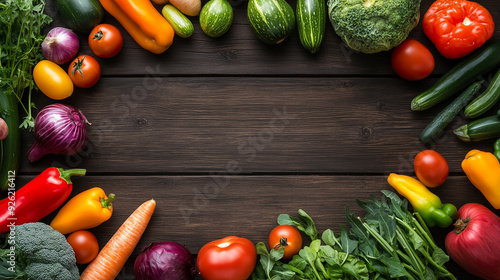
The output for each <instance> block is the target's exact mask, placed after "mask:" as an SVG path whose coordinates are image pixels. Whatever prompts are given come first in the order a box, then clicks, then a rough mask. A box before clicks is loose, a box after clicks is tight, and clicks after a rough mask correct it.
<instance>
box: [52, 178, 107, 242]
mask: <svg viewBox="0 0 500 280" xmlns="http://www.w3.org/2000/svg"><path fill="white" fill-rule="evenodd" d="M114 199H115V195H114V194H110V195H109V197H108V196H106V194H105V193H104V191H103V190H102V189H101V188H91V189H89V190H86V191H84V192H81V193H79V194H77V195H76V196H75V197H73V198H72V199H71V200H70V201H68V203H66V205H64V206H63V207H62V208H61V210H59V213H57V215H56V217H55V218H54V219H53V220H52V222H51V223H50V226H51V227H52V228H53V229H55V230H57V231H59V232H60V233H62V234H68V233H71V232H74V231H77V230H82V229H89V228H93V227H96V226H98V225H100V224H102V223H103V222H105V221H107V220H109V218H111V215H112V214H113V205H112V202H113V200H114Z"/></svg>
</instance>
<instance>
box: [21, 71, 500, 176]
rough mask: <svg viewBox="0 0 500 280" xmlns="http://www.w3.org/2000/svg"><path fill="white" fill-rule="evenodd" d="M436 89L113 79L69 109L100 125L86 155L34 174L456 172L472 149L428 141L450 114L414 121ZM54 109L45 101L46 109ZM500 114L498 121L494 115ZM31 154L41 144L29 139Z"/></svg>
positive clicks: (448, 139)
mask: <svg viewBox="0 0 500 280" xmlns="http://www.w3.org/2000/svg"><path fill="white" fill-rule="evenodd" d="M431 83H432V80H427V81H425V82H422V83H419V84H414V83H410V82H405V81H403V80H401V79H396V78H394V79H389V78H387V79H386V78H265V77H263V78H241V77H240V78H238V77H226V78H221V77H199V78H179V77H178V78H174V77H168V78H158V77H156V78H151V77H144V78H130V79H124V78H104V79H102V80H101V81H100V82H99V83H98V84H97V85H96V86H95V87H94V88H93V89H91V90H77V91H76V92H75V93H74V95H73V96H72V97H71V98H69V99H67V100H65V101H64V102H65V103H69V104H73V105H75V106H76V107H78V108H79V109H81V110H82V112H84V114H85V115H86V116H87V118H88V119H89V121H90V122H92V126H91V133H90V139H91V143H90V145H89V146H88V148H87V149H86V150H84V151H83V152H82V153H81V155H77V156H71V157H64V156H58V157H55V156H46V157H45V158H43V159H42V160H40V161H39V162H36V163H34V164H31V163H29V162H27V158H26V157H25V156H23V157H22V161H23V162H22V168H21V170H22V171H24V172H36V171H40V170H41V169H43V168H45V167H46V166H48V165H50V164H51V163H52V162H54V161H56V162H58V163H61V164H65V165H68V166H70V167H75V166H79V167H84V168H88V169H89V170H90V171H91V172H119V173H121V172H149V173H190V172H191V173H192V172H195V173H199V172H225V170H226V169H227V167H226V166H227V165H228V164H229V165H231V164H237V165H238V168H239V169H240V171H239V174H248V173H256V172H257V173H261V172H264V173H273V172H285V173H286V172H292V173H295V172H298V173H349V174H350V173H363V174H365V173H387V172H392V171H405V172H406V171H408V172H409V171H412V170H411V165H412V161H413V157H414V156H415V155H416V153H418V152H419V151H420V150H422V149H426V148H435V149H437V150H438V151H439V152H440V153H442V154H443V156H445V158H447V159H448V160H449V164H450V169H451V172H461V168H460V162H461V160H462V159H463V157H464V156H465V154H466V153H467V152H468V151H469V150H470V149H472V148H479V149H484V150H492V149H493V147H492V142H493V141H483V142H480V143H463V142H461V141H460V140H458V139H457V138H456V137H455V136H454V135H453V133H452V129H451V128H453V127H457V126H458V125H460V124H462V123H465V122H466V121H468V120H466V119H464V118H463V117H460V116H459V117H457V118H456V120H455V122H454V123H453V124H452V125H451V126H450V127H449V128H448V129H447V130H446V132H445V134H444V136H443V137H441V138H439V139H437V140H436V142H435V143H432V144H431V145H428V146H423V145H421V144H420V142H419V141H418V137H419V135H420V133H421V131H422V130H423V129H424V128H425V126H426V125H427V124H428V122H429V121H430V120H431V119H432V118H433V117H434V115H435V114H437V113H438V112H439V110H441V109H442V108H443V106H444V105H445V104H443V106H436V107H435V108H432V109H430V110H428V111H425V112H412V111H411V110H410V108H409V104H410V101H411V99H412V98H413V97H414V96H415V95H416V94H417V93H419V92H420V91H421V90H423V89H424V88H426V87H427V86H428V85H430V84H431ZM52 102H53V101H51V100H48V99H47V98H46V97H45V96H43V95H40V96H37V98H36V100H35V103H36V104H37V105H38V107H39V108H42V107H43V106H44V105H46V104H48V103H52ZM498 108H499V107H498V106H497V107H495V109H493V110H492V111H491V112H490V114H494V113H495V112H496V110H497V109H498ZM23 141H24V143H23V145H22V147H23V148H22V153H23V155H25V154H26V152H27V151H28V149H29V147H30V146H31V144H32V143H33V136H32V134H30V133H27V132H25V134H24V135H23Z"/></svg>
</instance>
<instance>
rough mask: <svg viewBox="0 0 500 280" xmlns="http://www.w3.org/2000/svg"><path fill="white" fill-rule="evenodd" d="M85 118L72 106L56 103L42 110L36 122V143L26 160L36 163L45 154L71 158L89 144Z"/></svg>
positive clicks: (87, 123)
mask: <svg viewBox="0 0 500 280" xmlns="http://www.w3.org/2000/svg"><path fill="white" fill-rule="evenodd" d="M88 125H89V122H88V121H87V118H85V116H84V115H83V114H82V112H81V111H80V110H78V109H76V108H75V107H73V106H70V105H65V104H60V103H55V104H51V105H48V106H46V107H45V108H43V109H42V110H41V111H40V112H39V113H38V115H37V116H36V118H35V127H34V128H33V131H34V133H35V143H34V144H33V146H32V147H31V149H30V150H29V151H28V159H29V161H30V162H35V161H37V160H39V159H40V158H42V157H43V156H44V155H46V154H56V155H72V154H76V153H78V152H80V151H81V150H82V149H83V148H84V147H85V145H87V141H88Z"/></svg>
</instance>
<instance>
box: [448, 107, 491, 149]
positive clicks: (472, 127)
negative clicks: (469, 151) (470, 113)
mask: <svg viewBox="0 0 500 280" xmlns="http://www.w3.org/2000/svg"><path fill="white" fill-rule="evenodd" d="M498 113H499V114H498V115H494V116H489V117H485V118H481V119H477V120H475V121H472V122H470V123H468V124H464V125H462V126H460V127H459V128H457V129H455V130H454V131H453V132H454V133H455V135H456V136H457V137H458V139H460V140H462V141H464V142H476V141H481V140H486V139H492V138H498V137H500V111H498Z"/></svg>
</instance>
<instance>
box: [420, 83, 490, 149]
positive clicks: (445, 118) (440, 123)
mask: <svg viewBox="0 0 500 280" xmlns="http://www.w3.org/2000/svg"><path fill="white" fill-rule="evenodd" d="M481 84H482V82H475V83H473V84H472V85H470V86H469V87H468V88H467V89H466V90H465V91H464V92H463V93H462V94H460V95H459V96H458V97H457V98H456V99H455V100H453V101H452V102H451V103H450V104H449V105H448V106H447V107H446V108H444V109H443V110H442V111H441V112H440V113H439V114H437V115H436V117H435V118H434V119H433V120H432V121H431V122H430V123H429V124H428V125H427V127H426V128H425V129H424V130H423V131H422V133H421V134H420V141H422V142H423V143H428V142H430V141H432V140H433V139H434V138H436V137H437V136H438V135H439V134H440V133H441V131H443V130H444V128H445V127H446V126H447V125H448V124H449V123H450V122H451V121H452V120H453V118H455V116H456V115H457V114H458V112H460V110H462V109H463V108H464V107H465V106H466V105H467V103H469V101H470V100H471V99H472V97H474V95H475V94H476V93H477V92H478V91H479V88H481Z"/></svg>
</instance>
